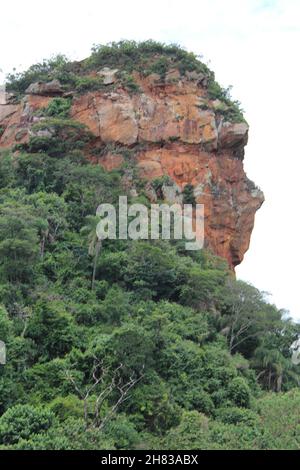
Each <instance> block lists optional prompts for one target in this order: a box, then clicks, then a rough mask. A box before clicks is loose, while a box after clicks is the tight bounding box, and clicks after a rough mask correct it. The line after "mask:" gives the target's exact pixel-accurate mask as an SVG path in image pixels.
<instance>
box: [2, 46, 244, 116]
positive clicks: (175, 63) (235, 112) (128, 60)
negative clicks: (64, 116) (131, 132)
mask: <svg viewBox="0 0 300 470" xmlns="http://www.w3.org/2000/svg"><path fill="white" fill-rule="evenodd" d="M103 67H112V68H117V69H118V70H119V72H118V78H119V80H117V81H116V83H114V84H112V85H108V86H107V85H104V84H103V78H102V77H98V76H92V75H91V74H93V73H94V72H95V70H99V69H101V68H103ZM171 69H172V70H174V69H178V70H179V72H180V74H181V75H182V76H184V75H185V74H187V73H189V72H196V73H197V74H199V77H202V79H204V81H205V83H206V85H205V86H206V87H207V92H208V98H210V99H211V100H217V99H218V100H220V101H221V102H222V104H223V106H220V107H219V108H217V109H216V111H217V113H219V114H220V115H221V116H224V117H225V118H226V119H227V120H229V121H232V122H241V121H243V120H244V118H243V111H242V109H241V107H240V103H239V102H238V101H233V100H232V99H231V97H230V87H229V88H227V89H225V88H222V87H221V86H220V85H219V84H218V83H217V82H216V80H215V76H214V73H213V72H212V71H211V70H210V69H209V68H208V67H207V65H206V64H204V63H203V62H202V61H201V60H200V58H199V57H197V56H196V55H195V54H193V53H191V52H187V51H186V50H185V49H183V48H182V47H180V46H178V45H177V44H163V43H159V42H156V41H152V40H148V41H142V42H136V41H125V40H124V41H119V42H112V43H109V44H106V45H102V44H100V45H95V46H94V47H93V48H92V54H91V56H90V57H89V58H88V59H85V60H83V61H82V62H69V61H68V60H67V58H66V57H65V56H63V55H58V56H57V57H54V58H51V59H50V60H44V61H43V62H42V63H39V64H36V65H33V66H32V67H30V68H29V69H28V70H26V71H25V72H22V73H14V74H10V75H9V76H8V84H7V89H8V91H10V92H14V93H16V94H17V95H18V96H20V97H21V96H22V95H23V94H24V93H25V91H26V89H27V88H28V86H29V85H30V84H31V83H33V82H38V81H39V82H47V81H50V80H53V79H57V80H59V81H60V83H61V84H62V86H63V88H64V90H65V91H72V92H75V93H79V94H81V93H86V92H88V91H96V90H103V89H106V90H107V89H114V88H115V87H117V86H120V85H122V86H123V87H124V88H125V89H127V90H128V91H129V92H130V93H137V92H139V87H138V85H137V83H136V82H135V80H134V77H133V76H132V72H134V71H136V72H139V73H140V74H141V75H142V76H147V75H150V74H151V73H156V74H158V75H159V76H160V77H161V80H164V79H165V77H166V74H167V72H168V71H169V70H171ZM224 105H225V106H224ZM53 106H54V105H53ZM54 111H56V110H54Z"/></svg>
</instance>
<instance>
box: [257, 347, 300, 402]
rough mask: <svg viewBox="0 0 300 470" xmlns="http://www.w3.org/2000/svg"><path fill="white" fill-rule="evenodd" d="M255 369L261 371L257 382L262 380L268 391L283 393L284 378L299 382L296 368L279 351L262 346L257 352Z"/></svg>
mask: <svg viewBox="0 0 300 470" xmlns="http://www.w3.org/2000/svg"><path fill="white" fill-rule="evenodd" d="M253 365H254V367H255V368H256V369H257V370H260V372H259V373H258V376H257V380H259V379H260V380H261V381H262V382H263V384H264V386H265V387H267V388H268V390H273V391H276V392H278V393H279V392H281V389H282V381H283V378H284V377H286V378H290V379H293V380H296V381H299V376H298V374H297V372H296V371H295V366H294V364H293V363H292V361H291V360H290V359H289V358H286V357H284V355H283V354H282V353H281V352H280V350H278V349H270V348H267V347H264V346H260V347H259V348H257V349H256V351H255V356H254V363H253Z"/></svg>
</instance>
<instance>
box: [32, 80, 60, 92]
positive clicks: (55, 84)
mask: <svg viewBox="0 0 300 470" xmlns="http://www.w3.org/2000/svg"><path fill="white" fill-rule="evenodd" d="M25 93H27V95H41V96H59V95H62V94H63V88H62V86H61V84H60V82H59V81H58V80H52V81H51V82H48V83H43V82H36V83H32V84H31V85H29V87H28V88H27V90H26V92H25Z"/></svg>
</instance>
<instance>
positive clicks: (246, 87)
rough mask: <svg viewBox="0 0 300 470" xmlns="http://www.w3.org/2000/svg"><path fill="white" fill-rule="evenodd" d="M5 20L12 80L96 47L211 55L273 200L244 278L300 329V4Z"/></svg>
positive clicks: (210, 1)
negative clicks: (157, 47) (246, 127)
mask: <svg viewBox="0 0 300 470" xmlns="http://www.w3.org/2000/svg"><path fill="white" fill-rule="evenodd" d="M0 13H1V26H0V44H1V52H0V69H2V70H3V72H4V73H7V72H9V71H11V70H12V69H13V68H14V67H16V68H17V69H23V68H25V67H27V66H29V65H31V64H32V63H35V62H38V61H40V60H41V59H43V58H48V57H50V56H51V55H54V54H57V53H64V54H66V55H68V56H69V57H70V58H72V59H81V58H84V57H85V56H87V55H89V52H90V48H91V46H92V45H93V44H99V43H106V42H109V41H116V40H119V39H136V40H143V39H149V38H152V39H156V40H159V41H165V42H176V43H179V44H181V45H182V46H184V47H186V48H187V49H189V50H192V51H193V52H195V53H197V54H201V55H203V57H204V60H205V61H206V62H207V63H209V65H210V67H211V68H212V69H213V70H214V71H215V72H216V78H217V79H218V81H219V82H220V83H221V84H222V85H223V86H228V85H233V97H234V98H235V99H239V100H240V101H241V102H242V107H243V108H244V110H245V114H246V118H247V120H248V122H249V124H250V139H249V144H248V146H247V150H246V157H245V168H246V171H247V173H248V176H249V177H250V178H251V179H253V180H254V181H255V182H256V183H257V184H258V185H259V186H260V187H261V188H262V189H263V190H264V192H265V196H266V202H265V204H264V206H263V208H262V209H261V210H260V211H259V213H258V214H257V217H256V225H255V230H254V232H253V236H252V241H251V247H250V250H249V251H248V253H247V255H246V257H245V260H244V262H243V264H242V265H241V266H240V267H239V268H238V269H237V275H238V277H239V278H241V279H244V280H247V281H249V282H251V283H252V284H254V285H255V286H256V287H258V288H260V289H262V290H265V291H268V292H270V293H271V294H272V297H271V298H270V299H271V301H273V302H275V303H276V304H277V306H278V307H280V308H286V309H289V310H290V312H291V314H292V315H293V317H294V318H298V319H299V320H300V302H299V297H298V288H299V290H300V285H299V278H300V276H299V270H300V255H299V243H300V222H299V216H300V214H299V207H298V202H299V195H298V190H299V189H300V174H299V172H300V164H299V159H300V151H299V146H300V144H299V136H300V133H299V111H300V65H299V46H300V1H299V0H226V1H225V0H185V1H182V0H180V1H179V0H170V1H169V0H151V1H147V2H146V1H143V0H127V1H124V0H115V1H113V0H111V1H101V0H85V1H84V2H82V1H77V0H73V1H72V2H71V1H62V0H59V1H58V0H52V1H51V2H40V1H38V0H27V1H26V2H25V1H24V0H23V1H21V0H10V2H5V3H4V2H2V3H1V8H0ZM297 57H298V59H297ZM0 79H1V76H0Z"/></svg>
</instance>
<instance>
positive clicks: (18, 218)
mask: <svg viewBox="0 0 300 470" xmlns="http://www.w3.org/2000/svg"><path fill="white" fill-rule="evenodd" d="M62 104H64V103H62V102H61V101H52V102H50V105H49V107H48V108H47V109H48V110H49V109H50V110H51V111H50V114H54V116H53V117H51V118H49V119H50V122H51V126H50V127H55V123H56V122H57V120H58V121H59V123H60V124H59V125H58V128H59V129H61V128H62V122H65V124H66V127H68V126H69V124H70V122H69V119H68V118H66V117H64V118H61V117H60V115H61V112H63V115H64V116H66V114H65V112H66V108H65V107H64V106H62ZM53 109H54V111H53ZM48 112H49V111H48ZM57 114H59V117H57ZM46 123H47V125H48V121H46ZM67 141H68V139H67V140H66V142H67ZM49 149H50V153H47V151H46V150H45V149H44V150H43V152H42V153H41V148H40V147H38V148H34V147H33V146H31V148H30V153H27V152H25V151H24V149H23V151H22V153H21V154H19V155H18V156H16V157H15V156H12V155H11V154H10V153H9V152H6V153H3V154H1V157H0V176H1V178H0V181H1V186H0V259H1V262H0V296H1V308H0V337H1V339H2V340H4V341H5V342H6V345H7V364H6V365H5V366H1V368H0V390H1V394H0V397H1V398H0V446H1V448H2V449H94V448H97V449H133V448H148V449H149V448H150V449H248V448H249V449H279V448H284V449H299V446H300V434H299V423H298V421H297V416H296V413H295V410H296V409H297V408H298V407H299V402H300V392H299V390H298V388H297V387H298V386H299V366H298V367H296V366H293V364H292V363H291V361H290V352H289V346H290V345H291V343H292V342H293V341H294V339H295V338H297V336H298V334H299V332H300V327H299V325H295V324H293V323H292V322H290V321H289V320H287V319H285V317H284V315H283V313H282V312H280V311H278V310H277V309H276V308H275V307H274V306H272V305H270V304H268V303H267V302H266V301H265V300H264V296H263V294H261V293H260V292H259V291H258V290H257V289H255V288H254V287H252V286H249V285H247V284H245V283H242V282H240V281H235V280H233V279H232V276H231V275H230V274H229V273H228V271H227V269H226V267H225V264H224V263H223V262H222V261H221V260H219V259H217V258H215V257H213V256H212V255H210V254H209V253H206V252H185V251H184V250H183V249H182V243H181V242H179V241H174V240H173V241H171V242H170V243H169V242H163V241H152V242H150V241H149V242H147V241H136V242H128V241H124V240H120V241H117V240H116V241H107V240H106V241H103V243H102V244H100V243H99V241H98V239H97V237H96V236H95V225H96V223H97V219H96V217H95V212H96V208H97V206H98V204H99V203H101V202H104V201H105V202H112V203H117V200H118V195H119V194H120V192H123V190H122V189H121V178H122V172H123V171H126V169H125V170H124V169H123V170H122V169H121V170H119V171H113V172H111V173H106V172H105V171H104V170H103V169H102V168H101V167H100V166H97V165H92V164H90V163H88V162H87V161H86V160H85V159H84V156H83V155H82V154H81V152H80V151H79V150H78V149H77V150H76V149H73V148H72V146H70V149H68V146H65V147H64V151H63V152H62V153H61V154H58V155H56V152H54V153H53V148H52V147H51V146H50V147H49ZM51 149H52V151H51ZM165 182H166V181H165V179H159V180H157V181H156V182H154V186H155V187H156V186H157V188H156V189H159V188H160V187H161V185H162V184H164V183H165ZM186 196H189V193H187V195H186ZM278 416H281V417H282V419H280V420H279V419H278Z"/></svg>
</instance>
